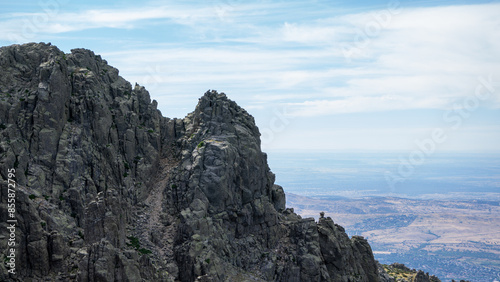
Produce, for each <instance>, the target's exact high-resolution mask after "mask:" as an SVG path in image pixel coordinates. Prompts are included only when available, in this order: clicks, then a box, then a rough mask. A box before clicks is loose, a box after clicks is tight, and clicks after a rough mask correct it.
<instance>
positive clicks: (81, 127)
mask: <svg viewBox="0 0 500 282" xmlns="http://www.w3.org/2000/svg"><path fill="white" fill-rule="evenodd" d="M156 106H157V103H156V101H153V102H151V100H150V97H149V94H148V92H147V91H146V90H145V89H144V87H141V86H139V85H135V86H132V85H131V84H130V83H129V82H127V81H125V80H124V79H123V78H121V77H120V76H119V75H118V70H117V69H115V68H113V67H111V66H109V65H108V64H107V62H106V61H105V60H103V59H101V57H100V56H96V55H95V54H94V53H93V52H91V51H89V50H84V49H74V50H72V51H71V53H70V54H65V53H63V52H61V51H60V50H59V49H58V48H56V47H55V46H51V45H50V44H25V45H13V46H8V47H2V48H0V136H1V141H0V167H1V171H0V174H1V176H2V184H5V183H7V181H8V179H9V178H10V177H11V176H12V175H10V176H9V175H8V170H11V169H15V180H16V183H17V185H16V187H15V213H14V216H15V220H17V222H16V223H15V225H16V229H15V242H16V245H15V246H14V248H15V253H16V257H15V272H16V274H12V273H9V272H8V270H9V269H10V268H9V265H8V264H2V265H0V280H2V281H379V271H378V269H377V264H376V262H375V260H374V258H373V254H372V251H371V248H370V245H369V244H368V243H367V241H366V240H365V239H363V238H362V237H357V236H354V237H352V238H349V237H348V236H347V235H346V233H345V232H344V229H343V228H342V227H341V226H339V225H337V224H335V223H334V222H333V220H332V219H331V218H329V217H327V218H320V219H319V221H318V222H315V221H314V219H312V218H308V219H302V218H301V217H300V216H298V215H297V214H295V213H294V212H293V209H287V208H285V194H284V192H283V188H282V187H280V186H278V185H275V184H274V174H273V173H272V172H271V171H270V169H269V167H268V165H267V160H266V154H265V153H263V152H262V151H261V149H260V139H259V136H260V134H259V130H258V128H257V127H256V125H255V122H254V119H253V117H252V116H251V115H249V114H248V113H247V112H246V111H245V110H244V109H242V108H241V107H239V106H238V105H237V104H236V103H235V102H233V101H231V100H229V99H228V98H227V97H226V96H225V95H224V94H222V93H220V94H219V93H217V92H215V91H208V92H207V93H205V94H204V95H203V97H201V98H200V100H199V103H198V105H197V107H196V109H195V110H194V112H192V113H190V114H188V115H187V116H186V117H185V118H184V119H169V118H166V117H163V116H162V115H161V113H160V112H159V111H158V110H157V109H156ZM8 192H9V191H8V190H7V185H2V189H1V194H0V200H1V203H2V205H1V206H0V215H1V217H2V218H1V220H0V230H2V232H1V233H0V234H1V240H2V246H6V244H7V243H6V242H7V239H8V238H9V234H8V233H7V231H6V230H7V227H8V226H9V223H7V221H8V220H9V217H8V215H9V212H11V211H12V210H9V207H8V206H7V201H8V199H10V196H9V193H8ZM4 243H5V244H4ZM0 252H1V253H2V257H4V260H5V262H8V261H9V258H8V255H9V248H7V247H3V248H1V249H0Z"/></svg>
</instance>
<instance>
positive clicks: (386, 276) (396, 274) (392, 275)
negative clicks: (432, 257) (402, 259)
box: [377, 262, 441, 282]
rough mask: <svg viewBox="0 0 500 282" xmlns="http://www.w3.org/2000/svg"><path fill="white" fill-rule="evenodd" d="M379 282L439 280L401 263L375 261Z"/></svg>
mask: <svg viewBox="0 0 500 282" xmlns="http://www.w3.org/2000/svg"><path fill="white" fill-rule="evenodd" d="M377 265H378V266H377V267H378V269H379V278H380V281H381V282H440V281H441V280H439V278H437V277H436V276H434V275H429V273H425V272H423V271H422V270H415V269H410V268H408V267H407V266H406V265H404V264H401V263H393V264H391V265H382V264H380V263H378V262H377Z"/></svg>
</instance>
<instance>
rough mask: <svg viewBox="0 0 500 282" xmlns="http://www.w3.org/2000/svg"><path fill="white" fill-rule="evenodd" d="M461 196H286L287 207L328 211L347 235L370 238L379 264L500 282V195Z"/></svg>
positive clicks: (306, 213)
mask: <svg viewBox="0 0 500 282" xmlns="http://www.w3.org/2000/svg"><path fill="white" fill-rule="evenodd" d="M457 196H458V198H457V197H455V198H454V199H449V198H445V197H444V198H439V196H438V195H436V198H438V199H417V198H415V199H408V198H399V197H382V196H381V197H361V198H345V197H338V196H315V197H305V196H299V195H296V194H292V193H288V194H287V206H289V207H293V208H294V209H295V212H297V213H298V214H300V215H301V216H303V217H314V218H316V219H317V218H318V217H319V213H320V212H321V211H324V212H325V216H329V217H331V218H332V219H333V220H334V222H335V223H338V224H340V225H342V226H344V227H345V229H346V232H347V233H348V234H349V235H351V236H352V235H362V236H364V237H365V238H367V239H368V241H369V242H370V245H371V246H372V248H373V251H374V253H375V258H376V259H378V260H379V261H380V262H381V263H385V264H390V263H393V262H400V263H405V264H406V265H408V266H409V267H411V268H417V269H423V270H424V271H426V272H427V271H428V272H430V273H431V274H435V275H437V276H438V277H439V278H441V279H442V280H443V281H451V279H455V280H460V279H468V280H471V281H494V280H495V279H498V278H500V277H498V275H500V205H499V203H500V201H499V197H500V194H498V193H483V194H479V193H478V195H477V197H474V199H476V200H470V199H472V198H469V197H468V196H467V194H463V195H462V197H460V195H459V194H457ZM441 197H443V195H441ZM467 198H469V199H467ZM477 199H484V200H477Z"/></svg>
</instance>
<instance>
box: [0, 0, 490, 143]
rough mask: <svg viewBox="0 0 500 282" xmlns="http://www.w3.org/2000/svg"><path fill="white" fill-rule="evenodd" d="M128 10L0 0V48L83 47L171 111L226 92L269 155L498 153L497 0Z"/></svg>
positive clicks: (114, 4)
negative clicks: (423, 147) (211, 92)
mask: <svg viewBox="0 0 500 282" xmlns="http://www.w3.org/2000/svg"><path fill="white" fill-rule="evenodd" d="M138 3H139V2H137V1H108V2H105V1H85V2H80V3H74V1H69V0H40V1H10V2H9V3H7V4H3V5H2V10H1V11H0V31H1V32H0V45H2V46H3V45H10V44H14V43H25V42H51V43H52V44H54V45H57V46H58V47H59V48H60V49H61V50H63V51H65V52H70V50H71V49H72V48H88V49H91V50H93V51H94V52H95V53H96V54H100V55H101V56H102V57H103V58H104V59H106V60H107V61H108V63H109V64H111V65H112V66H114V67H117V68H118V69H119V70H120V74H121V75H122V76H123V77H124V78H125V79H127V80H129V81H130V82H131V83H135V82H137V83H139V84H141V85H144V86H146V88H147V89H148V90H149V92H150V94H151V96H152V98H153V99H156V100H157V101H158V103H159V109H160V110H161V111H162V113H163V115H164V116H168V117H184V116H185V115H186V114H187V113H188V112H190V111H192V110H193V109H194V107H195V105H196V103H197V101H198V98H199V97H200V96H201V95H202V94H203V93H204V92H205V91H206V90H208V89H216V90H218V91H220V92H225V93H226V94H227V95H228V96H229V98H230V99H232V100H235V101H236V102H238V104H240V105H241V106H243V107H244V108H246V109H247V110H248V111H249V112H250V113H251V114H252V115H253V116H254V117H255V119H256V121H257V124H258V126H259V128H260V129H261V132H262V140H263V149H264V150H266V151H273V150H304V149H313V150H356V151H359V150H403V151H408V152H411V151H412V150H418V145H417V144H419V143H420V144H421V143H422V142H423V140H431V141H433V142H435V143H436V144H435V145H436V148H437V150H443V151H444V150H456V151H497V152H498V151H500V145H499V144H500V32H498V31H499V30H500V2H499V1H392V0H391V1H322V0H311V1H278V0H275V1H271V0H269V1H252V2H247V1H241V0H213V1H204V2H201V1H142V2H140V5H139V6H138V5H137V4H138ZM436 130H438V131H439V132H442V134H441V135H443V136H444V137H446V138H441V139H439V140H438V141H439V142H437V141H436V140H434V139H436V138H434V139H433V132H435V131H436Z"/></svg>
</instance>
